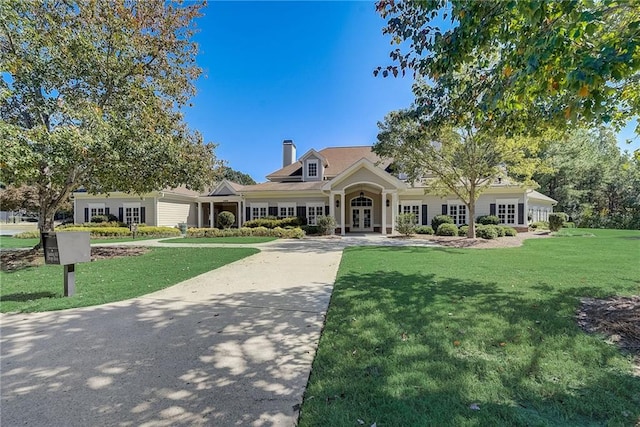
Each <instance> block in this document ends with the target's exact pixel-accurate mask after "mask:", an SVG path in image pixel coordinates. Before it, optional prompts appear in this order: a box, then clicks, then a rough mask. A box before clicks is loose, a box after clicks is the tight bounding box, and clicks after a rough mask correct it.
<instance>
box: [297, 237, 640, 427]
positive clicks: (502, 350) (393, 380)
mask: <svg viewBox="0 0 640 427" xmlns="http://www.w3.org/2000/svg"><path fill="white" fill-rule="evenodd" d="M574 233H575V234H592V236H591V237H583V236H580V237H562V238H560V237H557V238H549V239H535V240H528V241H526V242H525V245H524V246H523V247H521V248H510V249H488V250H478V249H466V250H462V249H448V248H447V249H445V248H410V247H405V248H401V247H398V248H389V247H386V248H382V247H360V248H349V249H347V250H346V251H345V253H344V256H343V258H342V263H341V265H340V270H339V273H338V277H337V282H336V284H335V288H334V292H333V295H332V298H331V303H330V307H329V311H328V314H327V320H326V325H325V328H324V330H323V334H322V337H321V339H320V344H319V348H318V352H317V355H316V358H315V361H314V363H313V370H312V374H311V378H310V382H309V386H308V388H307V391H306V393H305V399H304V403H303V406H302V410H301V418H300V424H299V425H300V426H358V425H360V424H362V423H360V422H359V421H358V420H361V421H364V424H363V425H365V426H367V427H368V426H370V425H372V424H373V423H374V422H375V423H376V424H377V426H378V427H382V426H385V427H388V426H449V425H450V426H496V425H500V426H591V425H593V426H603V425H615V426H634V425H636V426H637V425H638V424H637V423H640V377H638V376H633V375H632V369H633V365H632V357H631V356H629V355H623V354H622V353H621V352H620V351H619V350H618V349H617V348H616V347H614V346H613V345H610V344H607V343H605V341H604V340H603V339H602V338H600V337H597V336H591V335H587V334H586V333H583V332H582V331H581V330H580V329H579V327H578V326H577V324H576V321H575V317H574V316H575V312H576V308H577V307H578V304H579V298H580V297H583V296H590V297H606V296H612V295H630V294H634V295H637V294H640V232H637V231H618V230H588V233H586V231H585V230H577V231H574ZM477 408H479V409H477Z"/></svg>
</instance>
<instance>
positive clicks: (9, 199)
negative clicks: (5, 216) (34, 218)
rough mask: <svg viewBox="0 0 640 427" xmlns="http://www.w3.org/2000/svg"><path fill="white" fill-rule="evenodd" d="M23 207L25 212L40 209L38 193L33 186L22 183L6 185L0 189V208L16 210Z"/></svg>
mask: <svg viewBox="0 0 640 427" xmlns="http://www.w3.org/2000/svg"><path fill="white" fill-rule="evenodd" d="M20 209H24V210H25V211H27V212H37V211H38V209H40V205H39V204H38V193H37V191H36V189H35V187H33V186H28V185H23V186H20V187H14V186H11V185H10V186H8V187H6V188H4V189H1V190H0V210H2V211H17V210H20Z"/></svg>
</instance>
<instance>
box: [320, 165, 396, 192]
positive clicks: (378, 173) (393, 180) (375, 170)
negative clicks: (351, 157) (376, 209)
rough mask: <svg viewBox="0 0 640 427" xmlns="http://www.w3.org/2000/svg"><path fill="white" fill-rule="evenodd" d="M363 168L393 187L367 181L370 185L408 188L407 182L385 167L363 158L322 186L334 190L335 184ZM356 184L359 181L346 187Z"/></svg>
mask: <svg viewBox="0 0 640 427" xmlns="http://www.w3.org/2000/svg"><path fill="white" fill-rule="evenodd" d="M362 168H364V169H367V170H369V171H370V172H372V173H373V174H374V175H376V176H378V177H379V178H381V179H382V180H383V181H385V182H387V183H389V185H391V186H392V187H393V188H392V189H386V188H384V187H383V186H381V185H380V184H376V183H374V182H367V184H368V185H371V186H377V187H378V188H381V189H383V190H388V191H393V190H406V189H407V188H408V187H407V184H406V183H404V182H402V181H400V180H399V179H398V178H396V177H395V176H393V175H390V174H388V173H387V172H385V171H384V170H383V169H381V168H379V167H378V166H376V165H375V164H374V163H373V162H372V161H371V160H369V159H365V158H362V159H360V160H358V161H357V162H355V163H354V164H353V165H351V166H349V167H348V168H347V169H346V170H344V171H342V172H341V173H340V174H338V175H336V176H335V177H333V178H332V179H331V180H329V181H327V183H326V184H325V185H323V186H322V190H324V191H330V190H333V187H334V186H337V185H339V184H340V183H341V182H342V181H344V180H345V179H347V178H348V177H350V176H351V175H353V174H354V173H355V172H357V171H358V170H360V169H362ZM354 185H357V183H351V184H349V185H348V186H347V187H345V188H348V187H352V186H354ZM334 191H344V188H343V189H338V188H336V189H335V190H334Z"/></svg>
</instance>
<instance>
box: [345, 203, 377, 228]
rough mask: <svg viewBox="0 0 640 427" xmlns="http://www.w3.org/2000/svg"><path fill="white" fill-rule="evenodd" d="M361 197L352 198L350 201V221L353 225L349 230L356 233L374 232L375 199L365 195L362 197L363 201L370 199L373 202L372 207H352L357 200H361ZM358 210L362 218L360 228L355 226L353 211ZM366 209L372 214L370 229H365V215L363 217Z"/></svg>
mask: <svg viewBox="0 0 640 427" xmlns="http://www.w3.org/2000/svg"><path fill="white" fill-rule="evenodd" d="M360 198H361V196H360V195H357V196H355V197H352V198H350V199H349V221H350V224H351V228H350V229H349V231H351V232H354V231H373V229H374V227H375V224H374V223H373V217H374V214H375V202H374V200H373V197H369V196H368V195H366V194H364V195H363V196H362V198H363V199H368V200H371V205H370V206H352V205H351V203H352V202H353V201H354V200H356V199H360ZM356 209H357V210H358V217H359V218H360V221H361V223H360V226H359V227H358V228H355V227H354V226H353V211H354V210H356ZM365 209H369V211H370V212H369V213H370V215H371V216H370V223H369V227H365V226H364V215H363V213H364V212H363V211H364V210H365Z"/></svg>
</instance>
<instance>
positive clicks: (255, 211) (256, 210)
mask: <svg viewBox="0 0 640 427" xmlns="http://www.w3.org/2000/svg"><path fill="white" fill-rule="evenodd" d="M267 207H268V205H267V204H266V203H260V204H254V205H251V219H258V218H266V217H267V211H268V209H267Z"/></svg>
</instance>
